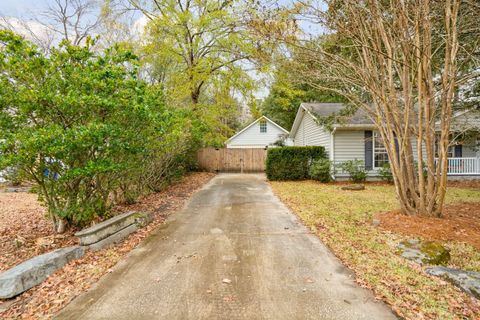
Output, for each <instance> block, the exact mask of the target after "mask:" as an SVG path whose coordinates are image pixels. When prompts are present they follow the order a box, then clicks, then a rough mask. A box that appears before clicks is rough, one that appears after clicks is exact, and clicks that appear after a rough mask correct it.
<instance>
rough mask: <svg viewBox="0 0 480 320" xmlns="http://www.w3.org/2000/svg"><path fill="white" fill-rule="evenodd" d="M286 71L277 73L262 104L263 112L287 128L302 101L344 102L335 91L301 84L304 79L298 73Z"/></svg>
mask: <svg viewBox="0 0 480 320" xmlns="http://www.w3.org/2000/svg"><path fill="white" fill-rule="evenodd" d="M280 67H281V68H282V66H280ZM284 68H286V67H284ZM286 73H287V71H286V70H285V71H279V72H277V73H275V80H274V82H273V84H272V86H271V88H270V92H269V95H268V96H267V97H266V98H265V100H264V102H263V104H262V105H261V110H262V112H263V114H265V115H266V116H267V117H268V118H270V119H272V120H273V121H275V122H276V123H278V124H279V125H281V126H282V127H284V128H286V129H290V128H291V127H292V125H293V121H294V120H295V115H296V114H297V110H298V107H299V106H300V104H301V103H302V102H343V98H342V97H340V96H338V95H335V94H334V93H331V92H327V91H321V90H316V89H314V88H312V87H311V86H309V85H307V84H299V83H301V81H302V79H299V78H298V79H297V78H295V76H296V75H297V74H296V73H293V74H290V75H288V76H287V75H286Z"/></svg>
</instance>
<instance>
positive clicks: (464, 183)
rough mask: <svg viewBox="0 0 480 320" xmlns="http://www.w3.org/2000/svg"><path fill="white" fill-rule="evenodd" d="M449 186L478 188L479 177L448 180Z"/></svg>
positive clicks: (479, 183) (479, 184)
mask: <svg viewBox="0 0 480 320" xmlns="http://www.w3.org/2000/svg"><path fill="white" fill-rule="evenodd" d="M448 186H449V187H455V188H467V189H478V190H480V179H474V180H454V181H448Z"/></svg>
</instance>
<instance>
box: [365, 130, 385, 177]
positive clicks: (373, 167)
mask: <svg viewBox="0 0 480 320" xmlns="http://www.w3.org/2000/svg"><path fill="white" fill-rule="evenodd" d="M375 134H377V135H378V130H374V131H372V170H378V169H381V168H382V167H377V166H376V165H375ZM383 146H384V148H385V153H386V154H387V158H388V152H387V148H386V147H385V143H383ZM382 153H383V152H382ZM364 161H365V160H364ZM388 163H390V159H388Z"/></svg>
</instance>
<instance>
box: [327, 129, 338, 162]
mask: <svg viewBox="0 0 480 320" xmlns="http://www.w3.org/2000/svg"><path fill="white" fill-rule="evenodd" d="M335 131H337V130H336V128H333V130H332V132H330V154H329V155H328V156H329V158H330V161H332V162H334V161H335Z"/></svg>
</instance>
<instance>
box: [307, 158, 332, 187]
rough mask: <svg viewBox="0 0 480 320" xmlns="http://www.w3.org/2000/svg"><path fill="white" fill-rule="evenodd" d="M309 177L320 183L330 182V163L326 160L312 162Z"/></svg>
mask: <svg viewBox="0 0 480 320" xmlns="http://www.w3.org/2000/svg"><path fill="white" fill-rule="evenodd" d="M309 175H310V178H312V179H314V180H318V181H320V182H330V181H332V162H331V161H330V160H328V159H318V160H314V161H313V162H312V164H311V165H310V170H309Z"/></svg>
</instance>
